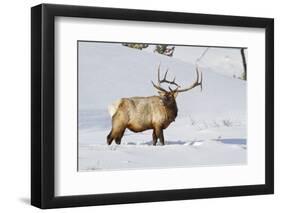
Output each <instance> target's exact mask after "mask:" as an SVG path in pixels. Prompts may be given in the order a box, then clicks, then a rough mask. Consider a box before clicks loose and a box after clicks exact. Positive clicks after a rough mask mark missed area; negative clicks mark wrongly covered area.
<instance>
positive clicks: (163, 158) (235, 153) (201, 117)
mask: <svg viewBox="0 0 281 213" xmlns="http://www.w3.org/2000/svg"><path fill="white" fill-rule="evenodd" d="M203 49H204V48H202V47H198V48H197V49H196V48H195V47H193V48H190V47H183V46H181V47H176V51H175V55H174V57H167V56H164V55H160V54H157V53H153V52H149V51H144V50H137V49H132V48H128V47H124V46H122V45H120V44H110V43H95V42H79V64H78V68H79V111H78V113H79V121H78V125H79V137H78V145H79V146H78V147H79V152H78V169H79V171H96V170H121V169H148V168H167V167H194V166H226V165H237V164H239V165H240V164H246V163H247V142H246V137H247V129H246V125H247V121H246V113H247V112H246V107H247V105H246V104H247V103H246V86H247V85H246V81H243V80H240V79H236V78H232V72H233V69H230V68H229V67H228V66H225V65H224V64H221V63H215V62H214V63H213V64H212V63H208V66H206V65H204V64H206V63H207V62H204V63H203V62H202V63H201V62H200V64H199V67H200V69H201V71H202V73H203V90H202V92H201V91H200V89H199V88H195V89H193V90H191V91H189V92H186V93H182V94H179V96H178V98H177V104H178V108H179V112H178V117H177V118H176V121H175V122H173V123H172V124H171V125H170V126H169V127H168V128H167V129H166V130H164V136H165V142H166V145H165V146H161V145H160V144H159V143H158V144H157V146H152V142H151V140H152V131H151V130H147V131H144V132H142V133H133V132H131V131H129V130H126V132H125V134H124V137H123V139H122V143H121V145H116V144H113V145H111V146H108V145H107V144H106V136H107V134H108V133H109V131H110V129H111V118H110V115H109V113H108V112H107V107H108V105H109V104H111V103H112V102H114V101H116V100H118V99H119V98H122V97H131V96H151V95H155V94H157V93H156V91H155V89H154V88H153V86H152V85H151V80H154V81H155V80H156V78H157V68H158V65H159V64H161V71H162V74H163V73H164V72H165V70H166V69H167V68H169V73H168V78H171V79H172V78H173V77H174V76H176V81H177V82H178V83H179V84H180V85H183V86H184V85H189V84H190V83H191V82H192V81H193V80H194V79H195V77H196V74H195V61H196V58H198V57H200V55H201V54H202V50H203ZM177 50H180V51H178V55H176V52H177ZM211 50H212V49H210V50H209V51H208V53H209V54H210V53H211ZM235 51H237V50H236V49H235ZM235 51H234V50H233V49H228V48H227V49H220V50H219V53H217V54H215V55H217V57H218V58H224V57H227V56H228V57H229V56H230V55H232V54H233V52H235ZM192 53H193V54H192ZM208 53H207V54H208ZM207 54H206V56H207ZM180 55H181V57H180ZM184 55H185V56H186V58H188V59H189V60H182V57H183V56H184ZM176 56H177V57H176ZM213 58H214V56H213ZM194 59H195V60H194ZM230 59H231V57H230ZM230 59H229V60H230ZM206 60H207V59H206ZM219 60H224V59H217V61H219ZM202 61H203V59H202ZM229 63H230V64H235V66H238V64H239V66H242V65H240V63H241V62H240V61H238V60H232V59H231V60H230V62H229ZM235 66H232V67H235ZM218 69H219V70H220V72H223V74H220V72H218V71H217V70H218Z"/></svg>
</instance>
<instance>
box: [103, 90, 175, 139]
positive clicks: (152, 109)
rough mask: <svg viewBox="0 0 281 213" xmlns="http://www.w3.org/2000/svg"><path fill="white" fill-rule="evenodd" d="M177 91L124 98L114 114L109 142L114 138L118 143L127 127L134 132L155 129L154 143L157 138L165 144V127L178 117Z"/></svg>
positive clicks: (108, 137)
mask: <svg viewBox="0 0 281 213" xmlns="http://www.w3.org/2000/svg"><path fill="white" fill-rule="evenodd" d="M176 96H177V92H162V91H160V92H159V96H150V97H132V98H122V99H121V100H119V102H118V106H117V108H116V112H115V113H114V114H113V116H112V129H111V131H110V133H109V135H108V136H107V144H108V145H110V144H111V143H112V141H113V140H115V142H116V144H120V143H121V139H122V137H123V134H124V132H125V130H126V128H128V129H130V130H131V131H133V132H142V131H145V130H148V129H153V134H152V138H153V145H156V143H157V139H159V140H160V142H161V144H162V145H164V143H165V142H164V135H163V129H166V128H167V127H168V126H169V125H170V123H171V122H173V121H175V118H176V117H177V112H178V109H177V104H176V100H175V98H176Z"/></svg>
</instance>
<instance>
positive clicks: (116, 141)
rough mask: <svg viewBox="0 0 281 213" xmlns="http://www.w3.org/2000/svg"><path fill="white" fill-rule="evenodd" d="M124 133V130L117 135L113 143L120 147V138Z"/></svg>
mask: <svg viewBox="0 0 281 213" xmlns="http://www.w3.org/2000/svg"><path fill="white" fill-rule="evenodd" d="M124 132H125V129H124V130H123V131H122V132H121V133H120V134H119V135H118V137H117V138H116V139H115V143H116V144H118V145H120V144H121V140H122V137H123V135H124Z"/></svg>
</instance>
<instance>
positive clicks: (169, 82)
mask: <svg viewBox="0 0 281 213" xmlns="http://www.w3.org/2000/svg"><path fill="white" fill-rule="evenodd" d="M168 71H169V69H167V70H166V72H165V75H164V78H163V79H162V80H160V64H159V66H158V75H157V76H158V85H155V84H154V82H153V81H151V83H152V85H153V86H154V87H155V88H156V89H158V90H160V91H163V92H167V90H165V89H164V88H162V87H161V84H162V83H168V84H170V85H171V84H172V85H175V86H177V88H176V89H174V90H173V89H172V88H171V87H169V90H170V91H171V92H172V91H176V90H177V89H178V88H180V86H179V85H178V84H177V83H176V82H175V81H176V77H174V79H173V80H172V81H169V80H167V79H166V78H167V74H168Z"/></svg>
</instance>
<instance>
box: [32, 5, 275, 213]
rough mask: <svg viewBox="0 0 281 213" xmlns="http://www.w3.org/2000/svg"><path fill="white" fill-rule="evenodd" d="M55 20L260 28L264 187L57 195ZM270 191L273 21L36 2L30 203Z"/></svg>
mask: <svg viewBox="0 0 281 213" xmlns="http://www.w3.org/2000/svg"><path fill="white" fill-rule="evenodd" d="M57 16H64V17H80V18H100V19H112V20H131V21H145V22H164V23H165V22H166V23H182V24H199V25H217V26H237V27H250V28H264V29H265V35H266V36H265V37H266V38H265V39H266V41H265V44H266V47H265V51H266V52H265V62H266V63H265V76H266V77H265V85H266V86H265V90H266V92H265V94H266V97H265V100H266V106H265V109H266V112H265V114H266V118H265V122H266V124H265V125H266V128H265V132H266V135H265V184H261V185H246V186H229V187H228V186H225V187H213V188H198V189H177V190H163V191H145V192H130V193H112V194H94V195H78V196H76V195H73V196H59V197H56V196H55V194H54V189H55V181H54V180H55V170H54V168H55V165H54V163H55V161H54V158H55V156H54V153H55V107H54V106H55V85H54V82H55V81H54V78H55V64H54V60H55V58H54V56H55V54H54V50H55V46H54V45H55V44H54V20H55V17H57ZM272 193H274V20H273V19H271V18H256V17H241V16H224V15H208V14H194V13H179V12H166V11H148V10H131V9H113V8H102V7H86V6H68V5H53V4H41V5H38V6H35V7H32V8H31V204H32V205H34V206H36V207H39V208H42V209H46V208H60V207H76V206H91V205H106V204H122V203H139V202H155V201H169V200H183V199H197V198H217V197H228V196H245V195H260V194H272Z"/></svg>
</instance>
